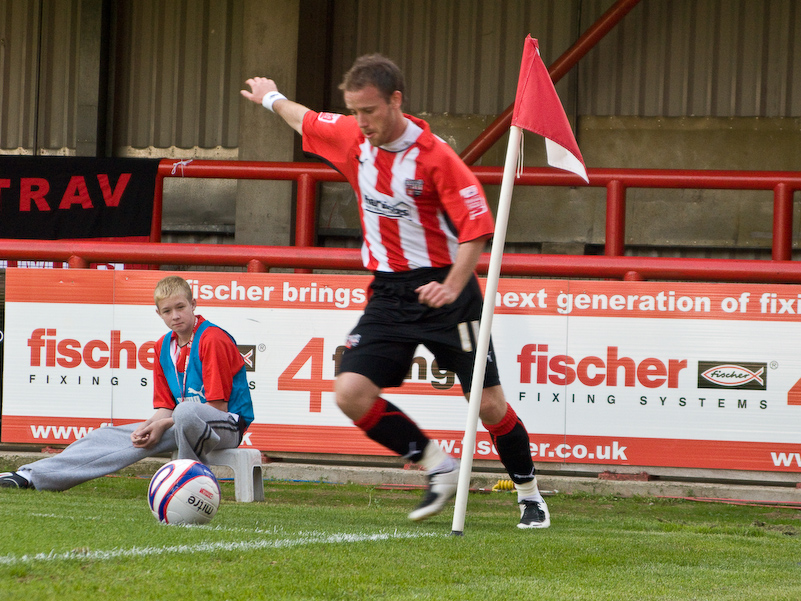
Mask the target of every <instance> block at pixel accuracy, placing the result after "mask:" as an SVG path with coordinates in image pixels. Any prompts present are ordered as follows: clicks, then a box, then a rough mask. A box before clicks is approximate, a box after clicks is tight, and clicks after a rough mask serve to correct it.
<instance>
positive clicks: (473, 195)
mask: <svg viewBox="0 0 801 601" xmlns="http://www.w3.org/2000/svg"><path fill="white" fill-rule="evenodd" d="M459 194H461V196H462V199H464V203H465V205H466V206H467V210H468V211H470V219H478V217H479V216H481V215H483V214H484V213H486V212H487V211H488V210H489V207H487V202H486V201H485V200H484V196H483V195H482V194H481V193H480V192H479V190H478V186H467V187H466V188H462V189H461V190H459Z"/></svg>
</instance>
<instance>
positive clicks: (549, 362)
mask: <svg viewBox="0 0 801 601" xmlns="http://www.w3.org/2000/svg"><path fill="white" fill-rule="evenodd" d="M517 362H518V363H519V364H520V383H521V384H530V383H531V382H532V378H533V379H534V381H535V382H536V383H537V384H557V385H560V386H565V385H569V384H572V383H573V382H575V381H576V380H578V381H579V382H580V383H581V384H583V385H585V386H601V385H604V384H605V385H606V386H618V385H622V386H627V387H632V386H635V385H636V384H638V383H639V384H640V385H641V386H644V387H645V388H659V387H660V386H665V385H667V387H668V388H678V385H679V373H680V372H681V370H683V369H686V367H687V359H668V360H667V361H662V360H661V359H657V358H655V357H647V358H645V359H642V360H641V361H635V360H634V359H632V358H631V357H621V356H619V353H618V347H616V346H608V347H606V357H605V358H602V357H596V356H592V355H590V356H588V357H582V358H580V359H576V358H574V357H571V356H570V355H553V356H549V355H548V345H547V344H526V345H525V346H523V348H522V349H521V350H520V354H519V355H518V356H517ZM618 382H620V384H618Z"/></svg>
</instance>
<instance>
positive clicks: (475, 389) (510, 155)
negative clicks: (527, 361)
mask: <svg viewBox="0 0 801 601" xmlns="http://www.w3.org/2000/svg"><path fill="white" fill-rule="evenodd" d="M522 133H523V131H522V130H521V129H520V128H519V127H517V126H514V125H513V126H511V127H510V129H509V144H508V146H507V147H506V163H505V164H504V167H503V179H502V180H501V192H500V198H499V200H498V215H497V216H496V218H495V234H494V236H493V239H492V252H491V253H490V263H489V271H488V272H487V285H486V288H485V290H484V305H483V308H482V310H481V324H480V325H479V329H478V341H477V343H476V361H475V364H474V367H473V379H472V384H471V386H470V390H471V391H472V392H471V393H470V402H469V403H468V405H467V423H466V425H465V431H464V438H463V439H462V461H461V465H460V467H459V483H458V484H457V488H456V501H455V507H454V511H453V526H452V528H451V534H453V535H457V536H460V535H462V534H464V518H465V513H466V511H467V494H468V492H469V491H470V475H471V472H472V469H473V453H474V452H475V446H476V430H477V428H478V410H479V408H480V406H481V394H482V392H483V390H484V372H485V367H486V361H487V353H488V352H489V341H490V332H491V331H492V317H493V315H494V313H495V294H496V293H497V291H498V277H499V275H500V273H501V260H502V259H503V247H504V244H505V242H506V228H507V225H508V223H509V207H510V205H511V204H512V188H513V187H514V178H515V171H516V169H517V158H518V156H519V153H520V137H521V136H522Z"/></svg>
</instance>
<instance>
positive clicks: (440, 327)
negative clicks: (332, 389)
mask: <svg viewBox="0 0 801 601" xmlns="http://www.w3.org/2000/svg"><path fill="white" fill-rule="evenodd" d="M448 270H449V268H441V269H415V270H413V271H408V272H401V273H384V272H380V273H376V274H375V278H374V279H373V282H372V283H371V284H370V299H369V300H368V302H367V306H366V307H365V310H364V314H363V315H362V317H361V318H360V319H359V323H358V324H356V327H355V328H354V329H353V330H352V331H351V333H350V335H349V336H348V344H347V348H346V349H345V351H344V353H343V354H342V360H341V362H340V366H339V371H340V372H355V373H358V374H361V375H363V376H366V377H367V378H369V379H370V380H372V381H373V383H374V384H375V385H376V386H378V387H379V388H390V387H396V386H400V385H401V383H402V382H403V380H404V379H405V378H406V377H407V375H408V373H409V368H410V367H411V365H412V360H413V359H414V353H415V350H416V349H417V345H418V344H422V345H424V346H425V347H426V348H427V349H428V350H429V351H431V353H433V355H434V358H435V359H436V361H437V365H438V366H439V368H441V369H448V370H451V371H453V372H455V373H456V375H457V376H458V378H459V382H460V383H461V385H462V390H464V391H465V392H466V393H467V392H469V391H470V386H471V384H472V376H473V366H474V364H475V346H476V341H477V339H478V322H479V319H480V317H481V308H482V305H483V302H484V301H483V297H482V295H481V288H480V287H479V284H478V279H477V278H475V277H473V278H471V280H470V281H469V282H468V283H467V285H466V286H465V288H464V290H463V291H462V293H461V295H459V298H457V299H456V301H455V302H453V303H451V304H450V305H445V306H444V307H440V308H438V309H433V308H431V307H428V306H426V305H424V304H422V303H420V301H419V300H418V298H417V293H416V292H415V289H416V288H418V287H419V286H422V285H423V284H427V283H428V282H431V281H435V280H436V281H438V282H442V281H443V280H444V279H445V276H446V275H447V274H448ZM498 384H500V378H499V377H498V367H497V365H496V361H495V352H494V350H493V347H492V341H491V340H490V346H489V353H488V357H487V364H486V369H485V375H484V388H489V387H491V386H497V385H498Z"/></svg>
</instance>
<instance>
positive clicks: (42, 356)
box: [28, 328, 156, 370]
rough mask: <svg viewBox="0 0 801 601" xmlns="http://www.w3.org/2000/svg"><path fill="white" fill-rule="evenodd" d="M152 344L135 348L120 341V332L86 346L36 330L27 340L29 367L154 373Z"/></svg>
mask: <svg viewBox="0 0 801 601" xmlns="http://www.w3.org/2000/svg"><path fill="white" fill-rule="evenodd" d="M154 344H155V343H154V341H152V340H149V341H147V342H144V343H142V344H141V345H140V346H137V345H136V343H134V342H132V341H130V340H123V339H122V335H121V332H120V331H119V330H111V332H109V337H108V338H107V339H106V340H90V341H88V342H86V343H85V344H84V343H82V342H80V341H78V340H76V339H74V338H63V339H61V340H59V339H58V338H57V332H56V328H36V329H35V330H34V331H33V332H31V337H30V338H28V346H29V347H30V349H31V367H41V366H42V365H44V366H45V367H65V368H73V367H79V366H81V365H85V366H86V367H89V368H90V369H103V368H104V367H110V368H112V369H120V368H123V369H137V367H143V368H144V369H149V370H152V369H153V364H154V361H155V359H156V352H155V350H154Z"/></svg>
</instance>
